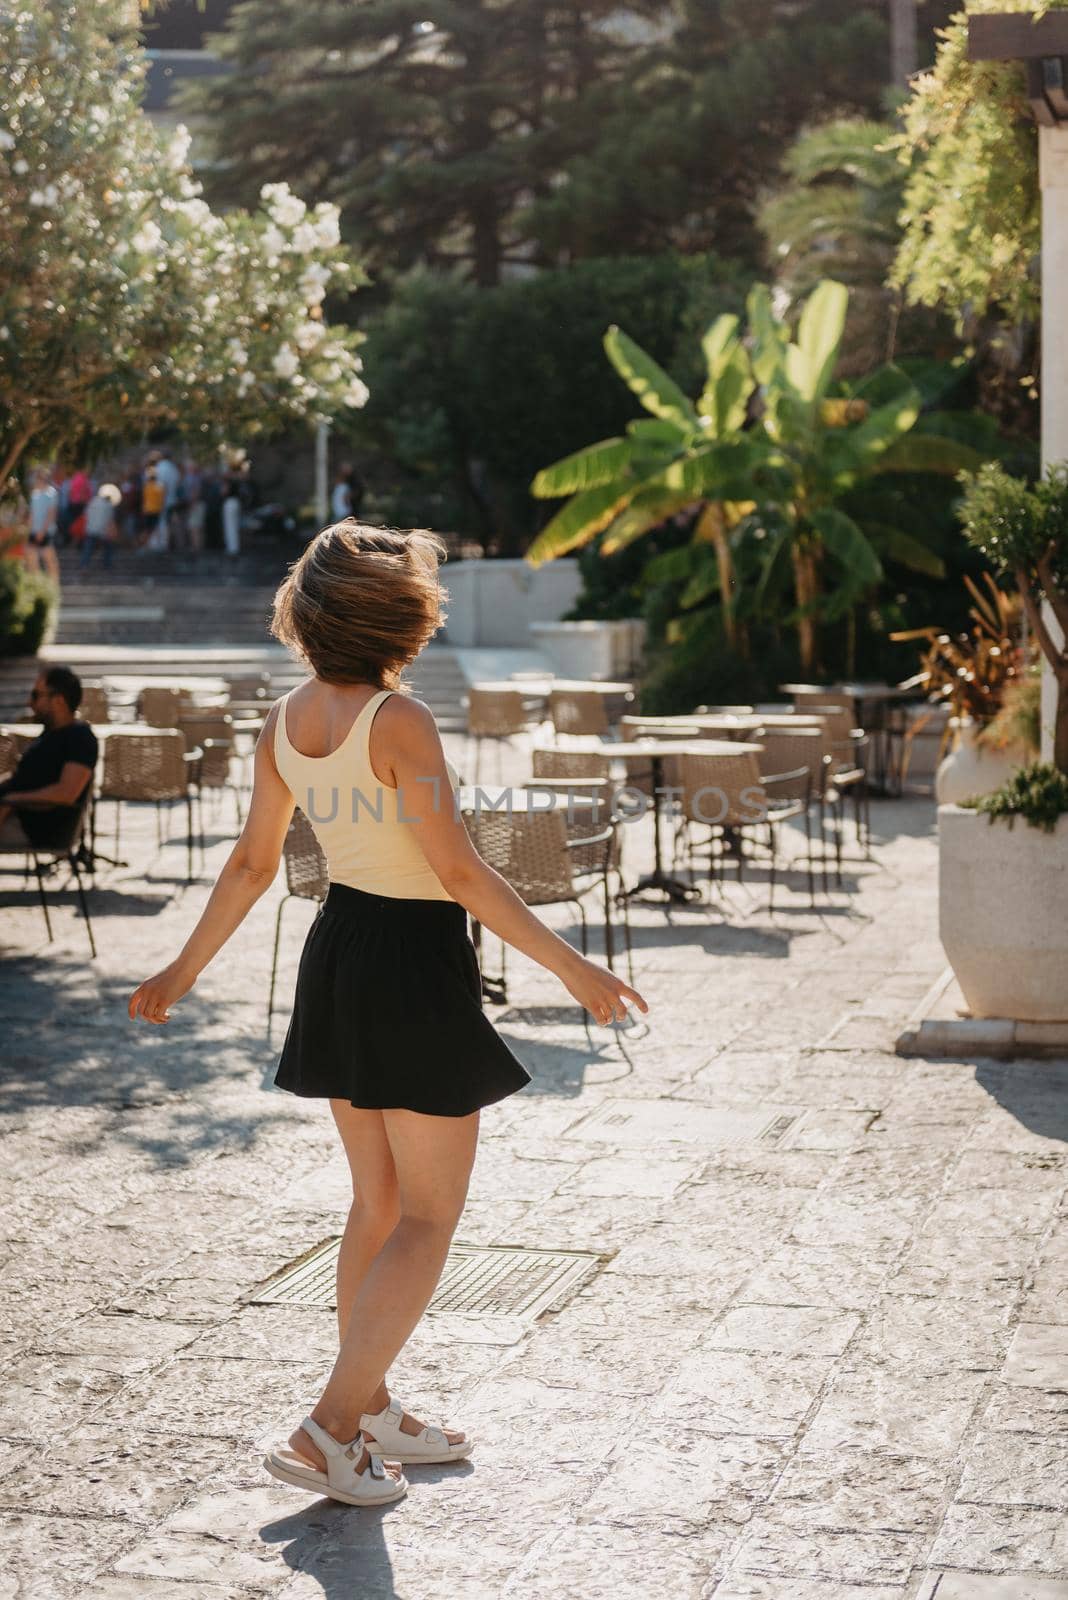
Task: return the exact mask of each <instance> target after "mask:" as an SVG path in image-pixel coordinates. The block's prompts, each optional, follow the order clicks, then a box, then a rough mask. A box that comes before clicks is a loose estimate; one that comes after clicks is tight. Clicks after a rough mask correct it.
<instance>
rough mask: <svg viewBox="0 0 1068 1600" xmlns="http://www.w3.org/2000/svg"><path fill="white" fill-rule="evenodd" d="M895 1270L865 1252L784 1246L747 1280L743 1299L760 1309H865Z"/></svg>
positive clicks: (743, 1290)
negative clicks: (833, 1307)
mask: <svg viewBox="0 0 1068 1600" xmlns="http://www.w3.org/2000/svg"><path fill="white" fill-rule="evenodd" d="M889 1271H890V1263H889V1262H888V1261H887V1260H886V1259H885V1258H880V1257H872V1256H870V1255H868V1254H867V1253H866V1252H864V1251H859V1250H850V1249H848V1248H846V1247H844V1246H843V1247H841V1248H837V1249H835V1248H820V1247H818V1246H815V1245H784V1246H783V1247H782V1249H780V1250H777V1251H775V1253H774V1254H773V1255H771V1256H769V1257H768V1259H767V1260H766V1261H765V1262H764V1263H763V1265H762V1266H761V1267H760V1268H759V1269H758V1270H757V1271H756V1272H754V1273H753V1275H752V1276H751V1277H749V1278H747V1279H746V1280H745V1282H744V1283H743V1284H742V1285H741V1287H740V1289H739V1296H738V1297H739V1299H741V1300H745V1301H751V1302H753V1303H755V1304H760V1305H792V1306H839V1307H841V1308H842V1309H843V1310H851V1311H862V1310H866V1309H867V1308H868V1307H869V1306H870V1305H871V1304H872V1302H873V1300H875V1299H876V1298H877V1297H878V1293H879V1290H880V1288H881V1287H882V1284H883V1282H884V1280H885V1278H886V1276H887V1273H888V1272H889Z"/></svg>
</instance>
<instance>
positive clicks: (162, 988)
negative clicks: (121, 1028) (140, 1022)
mask: <svg viewBox="0 0 1068 1600" xmlns="http://www.w3.org/2000/svg"><path fill="white" fill-rule="evenodd" d="M196 981H197V975H196V973H195V972H190V970H189V969H188V967H181V966H179V964H178V962H177V961H172V962H171V964H170V966H169V967H164V968H163V970H162V972H157V973H156V975H155V976H154V977H152V978H146V979H145V981H144V983H139V984H138V986H137V988H136V989H135V990H134V992H133V994H132V995H131V996H130V1004H129V1006H128V1008H127V1009H128V1010H129V1013H130V1017H131V1019H132V1020H133V1021H135V1022H136V1020H137V1018H138V1017H142V1018H143V1019H144V1020H145V1022H156V1023H159V1022H169V1021H170V1020H171V1017H170V1007H171V1006H173V1005H174V1004H175V1003H176V1002H177V1001H179V1000H180V999H181V998H182V996H183V995H186V994H188V993H189V991H190V989H191V988H192V987H193V985H194V984H195V983H196Z"/></svg>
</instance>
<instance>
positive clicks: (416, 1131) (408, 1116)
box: [289, 1111, 478, 1471]
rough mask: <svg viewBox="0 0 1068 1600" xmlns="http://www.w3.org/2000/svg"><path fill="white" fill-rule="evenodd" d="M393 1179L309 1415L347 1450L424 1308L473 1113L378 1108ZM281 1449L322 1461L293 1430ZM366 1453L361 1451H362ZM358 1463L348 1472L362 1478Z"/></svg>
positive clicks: (457, 1190)
mask: <svg viewBox="0 0 1068 1600" xmlns="http://www.w3.org/2000/svg"><path fill="white" fill-rule="evenodd" d="M381 1115H382V1120H383V1124H384V1128H385V1133H386V1138H387V1140H388V1143H389V1148H390V1151H391V1153H392V1156H393V1163H394V1167H395V1169H396V1174H397V1185H398V1198H399V1203H400V1216H399V1220H398V1222H397V1224H396V1226H395V1227H394V1229H393V1231H392V1232H391V1234H390V1235H389V1238H388V1239H387V1240H386V1243H385V1244H384V1246H383V1247H382V1249H381V1250H380V1251H379V1253H378V1254H377V1255H376V1256H375V1257H374V1259H373V1261H372V1262H371V1264H370V1266H369V1268H368V1269H367V1270H366V1272H365V1275H364V1278H363V1282H362V1283H361V1284H360V1287H359V1289H358V1290H357V1292H356V1295H355V1298H354V1301H353V1303H352V1306H351V1310H350V1312H349V1317H348V1322H347V1325H346V1329H345V1337H344V1341H343V1343H342V1346H341V1349H340V1351H339V1353H338V1358H337V1360H336V1362H335V1363H334V1370H333V1372H332V1373H331V1374H330V1378H329V1379H328V1381H327V1385H326V1388H325V1389H324V1391H323V1394H322V1397H321V1398H320V1400H319V1402H318V1404H317V1405H316V1406H315V1409H314V1410H313V1411H312V1418H313V1420H314V1421H316V1422H318V1423H319V1425H320V1427H323V1428H325V1429H326V1431H327V1433H329V1434H331V1435H332V1436H333V1437H334V1438H335V1439H338V1440H340V1441H342V1442H343V1443H347V1442H348V1441H349V1440H352V1439H355V1437H356V1435H357V1434H358V1433H359V1431H360V1418H361V1416H362V1415H363V1413H364V1412H365V1411H367V1410H368V1409H370V1410H372V1411H373V1410H375V1409H380V1407H378V1408H376V1406H375V1404H374V1402H375V1400H376V1398H377V1396H378V1393H379V1391H380V1390H381V1389H382V1388H383V1378H384V1375H385V1373H387V1372H388V1371H389V1369H390V1367H391V1366H392V1364H393V1362H394V1360H395V1359H396V1357H397V1355H398V1353H399V1352H400V1351H401V1350H402V1349H403V1347H404V1345H405V1343H406V1342H407V1340H408V1338H409V1336H410V1335H411V1333H412V1330H413V1329H414V1327H415V1325H416V1323H417V1322H418V1321H419V1319H420V1317H421V1316H422V1315H423V1312H424V1311H425V1310H426V1308H427V1306H428V1304H429V1303H430V1298H431V1296H432V1295H433V1293H434V1290H435V1288H436V1287H437V1283H438V1279H439V1278H440V1277H441V1271H442V1268H443V1267H444V1265H445V1257H446V1255H447V1254H448V1249H449V1244H450V1242H451V1240H452V1236H453V1233H454V1231H455V1229H456V1224H457V1222H458V1221H459V1220H460V1215H461V1213H462V1211H463V1208H464V1201H465V1200H466V1198H467V1185H468V1180H469V1179H470V1176H471V1167H472V1165H473V1163H474V1159H475V1147H476V1144H477V1142H478V1113H477V1112H474V1113H473V1114H472V1115H471V1116H469V1117H427V1116H422V1115H420V1114H419V1113H418V1112H414V1111H383V1112H382V1113H381ZM289 1442H290V1446H291V1447H292V1448H293V1449H294V1450H297V1451H299V1452H300V1454H301V1455H303V1456H306V1457H307V1458H308V1459H309V1460H310V1461H314V1462H315V1464H316V1465H317V1466H319V1467H321V1468H322V1467H325V1462H324V1460H323V1458H322V1456H321V1454H320V1452H319V1451H318V1450H317V1449H316V1447H315V1445H314V1443H313V1442H312V1440H311V1439H309V1438H308V1436H307V1435H306V1434H305V1433H304V1432H303V1430H302V1429H300V1428H298V1429H296V1431H295V1432H294V1433H293V1434H292V1435H291V1437H290V1441H289ZM365 1454H366V1452H365ZM366 1464H367V1463H366V1461H365V1460H363V1459H362V1458H361V1460H360V1462H359V1463H358V1466H357V1470H358V1471H363V1470H364V1468H365V1467H366Z"/></svg>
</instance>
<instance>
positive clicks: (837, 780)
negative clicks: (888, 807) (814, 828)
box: [794, 694, 871, 883]
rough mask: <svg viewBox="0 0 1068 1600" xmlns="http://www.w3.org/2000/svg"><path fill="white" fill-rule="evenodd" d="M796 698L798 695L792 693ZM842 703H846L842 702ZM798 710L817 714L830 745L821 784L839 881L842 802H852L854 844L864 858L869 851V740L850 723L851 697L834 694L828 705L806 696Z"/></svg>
mask: <svg viewBox="0 0 1068 1600" xmlns="http://www.w3.org/2000/svg"><path fill="white" fill-rule="evenodd" d="M794 698H795V700H796V699H797V698H798V696H796V695H795V697H794ZM843 702H845V703H844V704H843ZM797 709H798V710H799V711H801V710H802V709H803V710H804V712H805V714H806V715H807V716H815V717H819V718H820V720H821V721H822V723H823V726H824V728H825V729H826V732H827V738H828V740H829V746H828V750H827V755H828V764H827V770H826V782H825V785H824V800H825V803H826V804H827V806H828V807H829V809H830V812H831V816H832V818H833V819H834V828H835V859H836V863H837V877H838V882H839V883H841V881H842V824H843V821H844V817H845V803H846V799H847V798H849V799H851V800H852V802H853V824H854V827H855V829H856V835H857V844H858V845H859V846H860V848H861V849H862V850H863V852H864V856H865V859H868V858H869V857H870V854H871V805H870V801H869V798H868V770H867V761H868V751H869V748H870V744H871V740H870V738H869V736H868V735H867V734H866V733H865V732H864V730H863V729H862V728H857V727H854V725H853V700H852V696H850V695H844V694H835V695H833V696H832V697H831V699H830V701H829V702H828V703H827V704H825V705H824V704H820V703H819V702H817V701H816V700H815V699H808V700H807V701H806V704H805V705H804V707H803V708H802V707H801V706H798V708H797Z"/></svg>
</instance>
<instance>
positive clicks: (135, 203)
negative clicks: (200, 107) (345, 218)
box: [0, 0, 367, 483]
mask: <svg viewBox="0 0 1068 1600" xmlns="http://www.w3.org/2000/svg"><path fill="white" fill-rule="evenodd" d="M0 60H2V61H3V63H4V73H3V76H2V78H0V483H4V482H5V481H6V480H7V478H8V477H9V475H10V474H11V473H12V471H13V470H14V469H15V467H16V466H17V465H18V463H19V462H20V460H21V459H22V458H23V456H24V455H25V454H26V453H27V452H30V454H31V455H32V456H33V457H35V458H42V457H44V456H46V455H48V454H49V453H51V452H52V451H54V450H57V449H61V448H63V447H65V446H77V445H80V444H83V443H86V442H89V441H93V440H96V441H100V442H103V441H104V440H109V439H114V438H117V437H121V436H122V435H124V434H131V433H140V432H141V431H142V430H143V429H145V428H149V427H156V426H160V425H162V424H165V423H167V422H169V421H170V422H174V423H176V424H179V425H180V426H181V429H182V431H183V433H184V434H186V436H190V435H195V434H196V433H202V434H204V435H206V436H207V435H210V436H211V438H212V439H213V440H215V439H219V438H222V437H224V436H225V437H229V438H233V437H238V436H242V435H247V436H252V435H255V434H260V433H264V432H267V431H272V430H275V429H278V428H281V427H283V426H285V425H286V424H287V423H290V422H293V421H297V420H301V419H306V420H307V421H308V422H309V423H314V422H317V421H320V420H325V419H327V418H331V417H335V416H337V415H338V414H339V413H340V412H343V411H345V410H347V409H350V408H358V407H360V406H362V405H364V403H365V402H366V400H367V389H366V387H365V385H364V383H363V380H362V378H361V376H360V372H361V361H360V357H359V354H358V353H357V347H358V345H359V343H360V341H361V337H362V336H361V335H360V334H359V333H358V332H356V331H355V330H353V329H351V328H348V327H345V326H342V325H338V326H332V325H328V324H327V323H326V322H324V320H323V314H322V307H323V301H324V300H325V298H326V296H327V294H331V295H340V296H344V295H346V294H349V293H351V292H352V291H353V290H354V289H356V288H357V287H358V286H359V285H360V284H361V283H362V282H364V281H365V280H364V275H363V273H362V271H361V269H360V268H359V267H358V266H357V265H356V264H355V263H353V262H352V261H351V259H350V258H349V257H348V256H347V254H346V252H345V251H344V250H343V248H342V246H341V239H340V232H339V228H338V213H337V208H336V207H335V206H332V205H325V204H324V205H319V206H316V207H314V208H308V207H307V206H306V205H305V204H304V202H303V201H302V200H301V199H299V197H298V196H297V195H295V194H293V193H291V191H290V190H289V188H288V186H287V185H286V184H284V183H272V184H267V185H266V186H265V187H264V189H263V192H262V208H261V210H259V211H258V212H256V213H255V214H250V213H248V212H244V211H232V212H226V213H224V214H221V215H217V214H216V213H214V212H213V211H212V210H211V209H210V207H209V206H208V205H207V204H206V203H205V202H204V200H203V199H202V198H201V194H200V188H199V185H198V184H197V183H196V182H195V180H194V178H193V176H192V173H191V171H190V168H189V165H188V161H187V154H188V146H189V138H188V134H187V133H186V132H185V130H184V129H179V130H178V132H177V134H176V135H174V136H172V137H170V138H169V139H168V138H164V137H163V136H161V135H160V134H159V133H158V132H157V130H156V129H155V128H154V127H153V125H152V123H151V122H150V121H149V119H148V118H147V117H146V116H145V114H144V112H143V111H142V110H141V108H140V98H141V91H142V85H143V75H144V68H143V64H142V55H141V51H140V47H139V42H138V38H137V34H136V31H135V30H134V29H133V28H132V27H131V25H130V10H129V7H128V6H127V5H125V4H124V3H123V0H93V3H92V4H90V3H88V0H84V3H83V0H75V3H70V0H22V3H19V0H15V4H13V5H11V6H3V7H0Z"/></svg>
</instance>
